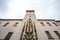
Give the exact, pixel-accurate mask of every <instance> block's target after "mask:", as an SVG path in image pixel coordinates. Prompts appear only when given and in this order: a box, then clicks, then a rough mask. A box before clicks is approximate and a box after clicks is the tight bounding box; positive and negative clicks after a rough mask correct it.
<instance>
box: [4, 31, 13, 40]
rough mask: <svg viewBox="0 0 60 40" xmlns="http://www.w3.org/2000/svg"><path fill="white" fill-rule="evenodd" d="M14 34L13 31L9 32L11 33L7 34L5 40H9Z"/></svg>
mask: <svg viewBox="0 0 60 40" xmlns="http://www.w3.org/2000/svg"><path fill="white" fill-rule="evenodd" d="M12 34H13V32H9V33H8V34H7V36H6V37H5V39H4V40H9V39H10V37H11V36H12Z"/></svg>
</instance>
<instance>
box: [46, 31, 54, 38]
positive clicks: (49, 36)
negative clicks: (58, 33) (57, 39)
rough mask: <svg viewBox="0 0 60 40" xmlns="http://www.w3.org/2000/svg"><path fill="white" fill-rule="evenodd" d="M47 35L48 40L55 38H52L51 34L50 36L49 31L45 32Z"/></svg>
mask: <svg viewBox="0 0 60 40" xmlns="http://www.w3.org/2000/svg"><path fill="white" fill-rule="evenodd" d="M45 33H46V35H47V36H48V39H54V38H53V37H52V36H51V34H50V32H49V31H45Z"/></svg>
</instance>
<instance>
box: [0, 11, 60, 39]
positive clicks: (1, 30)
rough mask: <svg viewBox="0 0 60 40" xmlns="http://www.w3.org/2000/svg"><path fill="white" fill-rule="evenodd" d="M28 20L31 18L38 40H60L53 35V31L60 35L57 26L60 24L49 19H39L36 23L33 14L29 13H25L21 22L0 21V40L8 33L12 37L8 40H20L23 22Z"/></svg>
mask: <svg viewBox="0 0 60 40" xmlns="http://www.w3.org/2000/svg"><path fill="white" fill-rule="evenodd" d="M29 18H31V19H32V21H33V22H34V23H35V27H36V30H37V36H38V40H60V39H59V37H58V36H57V35H56V34H55V33H54V31H58V32H59V33H60V25H58V24H60V22H57V23H56V21H55V20H51V19H49V20H48V19H46V20H45V19H43V20H41V19H40V20H39V21H38V19H37V18H36V16H35V14H34V12H29V11H28V12H26V15H25V17H24V19H23V20H22V21H21V20H20V21H19V20H15V21H13V20H12V19H10V20H11V21H10V20H7V21H6V20H5V21H4V20H3V21H2V20H0V39H4V38H5V37H6V35H7V34H8V32H13V35H12V36H11V37H10V39H9V40H20V36H21V32H22V29H23V25H24V22H26V21H27V20H28V19H29ZM7 22H9V24H8V25H7V26H5V27H4V26H3V25H4V24H6V23H7ZM16 22H18V24H17V26H16V27H14V26H13V25H14V24H15V23H16ZM40 22H43V23H44V25H45V26H42V25H41V23H40ZM46 22H49V23H50V24H51V25H52V26H49V25H48V24H47V23H46ZM52 22H55V23H56V24H57V25H58V26H56V25H54V24H53V23H52ZM45 31H49V32H50V34H51V35H52V37H53V38H54V39H48V36H47V35H46V33H45Z"/></svg>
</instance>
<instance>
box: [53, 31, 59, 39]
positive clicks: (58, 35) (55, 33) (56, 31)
mask: <svg viewBox="0 0 60 40" xmlns="http://www.w3.org/2000/svg"><path fill="white" fill-rule="evenodd" d="M54 32H55V34H56V35H57V36H58V37H59V39H60V33H58V32H57V31H54Z"/></svg>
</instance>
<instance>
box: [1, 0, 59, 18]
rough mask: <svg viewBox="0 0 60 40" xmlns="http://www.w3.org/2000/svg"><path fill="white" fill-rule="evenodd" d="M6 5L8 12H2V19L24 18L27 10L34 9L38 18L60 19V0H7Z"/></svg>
mask: <svg viewBox="0 0 60 40" xmlns="http://www.w3.org/2000/svg"><path fill="white" fill-rule="evenodd" d="M2 2H3V1H2ZM4 3H5V4H6V5H5V6H6V9H5V11H7V12H4V11H0V12H2V13H3V12H4V13H3V14H2V13H0V15H1V17H0V18H23V17H24V15H25V11H26V10H27V9H34V10H35V11H36V16H37V18H52V19H60V18H59V17H60V0H9V1H7V0H6V1H4ZM4 3H3V4H4ZM1 10H2V9H1ZM3 16H4V17H3Z"/></svg>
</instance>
